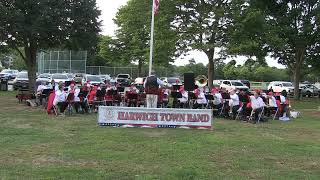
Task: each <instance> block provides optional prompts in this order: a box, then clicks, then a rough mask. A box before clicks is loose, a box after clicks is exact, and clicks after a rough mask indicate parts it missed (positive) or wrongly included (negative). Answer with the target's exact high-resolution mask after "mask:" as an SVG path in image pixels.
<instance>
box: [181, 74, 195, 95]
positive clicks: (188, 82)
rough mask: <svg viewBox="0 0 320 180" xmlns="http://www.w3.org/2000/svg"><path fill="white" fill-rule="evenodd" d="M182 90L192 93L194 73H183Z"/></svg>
mask: <svg viewBox="0 0 320 180" xmlns="http://www.w3.org/2000/svg"><path fill="white" fill-rule="evenodd" d="M183 77H184V89H185V90H186V91H193V90H194V89H195V82H194V81H195V80H194V73H184V74H183Z"/></svg>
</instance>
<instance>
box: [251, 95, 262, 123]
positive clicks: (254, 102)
mask: <svg viewBox="0 0 320 180" xmlns="http://www.w3.org/2000/svg"><path fill="white" fill-rule="evenodd" d="M250 100H251V107H252V110H253V112H254V118H253V122H254V123H256V122H257V121H258V119H259V118H260V117H259V115H260V114H261V112H262V109H263V107H264V106H265V103H264V102H263V100H262V98H261V97H260V94H259V92H256V91H255V92H254V93H253V96H251V97H250Z"/></svg>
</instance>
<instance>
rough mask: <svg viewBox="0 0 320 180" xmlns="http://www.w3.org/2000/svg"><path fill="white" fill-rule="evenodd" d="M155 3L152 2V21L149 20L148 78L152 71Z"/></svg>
mask: <svg viewBox="0 0 320 180" xmlns="http://www.w3.org/2000/svg"><path fill="white" fill-rule="evenodd" d="M154 8H155V3H154V0H152V19H151V32H150V36H151V37H150V55H149V76H151V71H152V56H153V33H154V13H155V12H154V10H155V9H154Z"/></svg>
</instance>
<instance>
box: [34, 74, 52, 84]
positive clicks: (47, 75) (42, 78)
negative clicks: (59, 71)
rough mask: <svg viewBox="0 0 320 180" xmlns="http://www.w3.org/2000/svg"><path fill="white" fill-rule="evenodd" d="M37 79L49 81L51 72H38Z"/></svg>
mask: <svg viewBox="0 0 320 180" xmlns="http://www.w3.org/2000/svg"><path fill="white" fill-rule="evenodd" d="M37 81H41V82H46V83H49V82H51V74H49V73H43V74H40V75H39V76H38V78H37Z"/></svg>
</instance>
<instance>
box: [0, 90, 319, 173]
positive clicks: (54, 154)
mask: <svg viewBox="0 0 320 180" xmlns="http://www.w3.org/2000/svg"><path fill="white" fill-rule="evenodd" d="M0 103H1V108H0V179H320V112H317V108H318V106H319V104H320V103H319V100H318V99H316V100H313V101H312V102H311V101H310V99H309V101H307V100H303V101H301V102H292V103H293V104H292V105H293V107H294V108H296V109H299V110H300V111H302V117H301V118H299V119H296V120H293V121H291V122H286V123H284V122H279V121H269V122H268V123H263V124H258V125H253V124H247V123H241V122H235V121H230V120H222V119H215V121H214V124H213V125H214V129H213V130H185V129H138V128H127V129H125V128H110V127H98V126H97V125H96V115H95V114H92V115H77V116H73V117H65V118H63V117H54V116H48V115H46V114H45V112H44V111H42V110H40V109H33V108H30V107H26V106H24V105H22V104H17V101H16V100H15V98H14V93H7V92H0Z"/></svg>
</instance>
